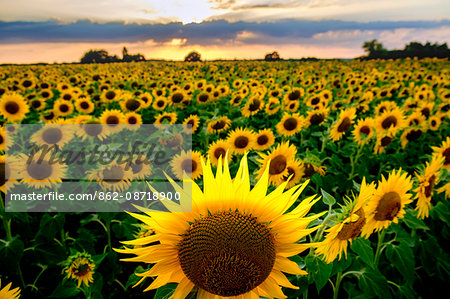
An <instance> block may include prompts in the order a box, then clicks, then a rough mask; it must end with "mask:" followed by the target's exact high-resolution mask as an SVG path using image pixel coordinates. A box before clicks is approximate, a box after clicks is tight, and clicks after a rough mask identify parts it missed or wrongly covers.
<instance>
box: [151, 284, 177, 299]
mask: <svg viewBox="0 0 450 299" xmlns="http://www.w3.org/2000/svg"><path fill="white" fill-rule="evenodd" d="M177 285H178V284H176V283H168V284H166V285H165V286H162V287H160V288H159V289H158V290H157V291H156V295H155V297H154V298H155V299H167V298H170V296H172V295H173V293H174V292H175V289H176V288H177Z"/></svg>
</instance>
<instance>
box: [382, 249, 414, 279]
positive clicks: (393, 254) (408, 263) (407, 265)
mask: <svg viewBox="0 0 450 299" xmlns="http://www.w3.org/2000/svg"><path fill="white" fill-rule="evenodd" d="M386 257H387V259H388V260H389V261H390V262H391V263H392V265H393V266H394V267H395V268H396V269H397V270H398V271H399V272H400V274H401V275H402V276H403V277H404V278H405V280H406V282H408V283H412V281H413V280H414V272H415V271H414V252H413V250H412V249H411V247H409V246H408V245H407V244H405V243H400V244H399V245H398V246H396V245H393V244H392V243H391V244H389V245H387V247H386Z"/></svg>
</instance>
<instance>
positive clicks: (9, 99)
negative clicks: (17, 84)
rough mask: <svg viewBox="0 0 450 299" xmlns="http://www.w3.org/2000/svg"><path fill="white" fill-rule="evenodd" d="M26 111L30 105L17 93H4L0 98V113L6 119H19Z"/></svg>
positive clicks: (12, 120)
mask: <svg viewBox="0 0 450 299" xmlns="http://www.w3.org/2000/svg"><path fill="white" fill-rule="evenodd" d="M28 111H30V107H29V106H28V104H27V102H26V101H25V99H24V98H23V97H22V96H21V95H19V94H16V93H13V94H4V95H3V96H2V98H1V99H0V113H1V114H2V115H3V117H4V118H6V120H8V121H11V122H15V121H21V120H22V119H24V118H25V116H26V114H27V113H28Z"/></svg>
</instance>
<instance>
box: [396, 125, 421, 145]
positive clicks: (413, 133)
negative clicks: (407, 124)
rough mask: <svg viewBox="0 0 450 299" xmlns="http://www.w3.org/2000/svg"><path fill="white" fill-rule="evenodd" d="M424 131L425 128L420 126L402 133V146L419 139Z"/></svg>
mask: <svg viewBox="0 0 450 299" xmlns="http://www.w3.org/2000/svg"><path fill="white" fill-rule="evenodd" d="M423 133H424V130H423V129H422V128H420V127H418V128H409V129H406V130H405V131H403V133H402V135H401V136H400V142H401V145H402V148H405V147H406V144H408V142H411V141H416V140H417V139H419V138H420V137H421V136H422V135H423Z"/></svg>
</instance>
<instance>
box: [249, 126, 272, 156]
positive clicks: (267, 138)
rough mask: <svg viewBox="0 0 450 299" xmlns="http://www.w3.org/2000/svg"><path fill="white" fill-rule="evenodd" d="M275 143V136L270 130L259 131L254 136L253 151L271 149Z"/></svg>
mask: <svg viewBox="0 0 450 299" xmlns="http://www.w3.org/2000/svg"><path fill="white" fill-rule="evenodd" d="M274 142H275V136H274V135H273V132H272V130H271V129H263V130H259V131H258V133H256V136H255V143H254V145H253V149H255V150H258V151H263V150H266V149H268V148H269V147H271V146H272V145H273V144H274Z"/></svg>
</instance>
